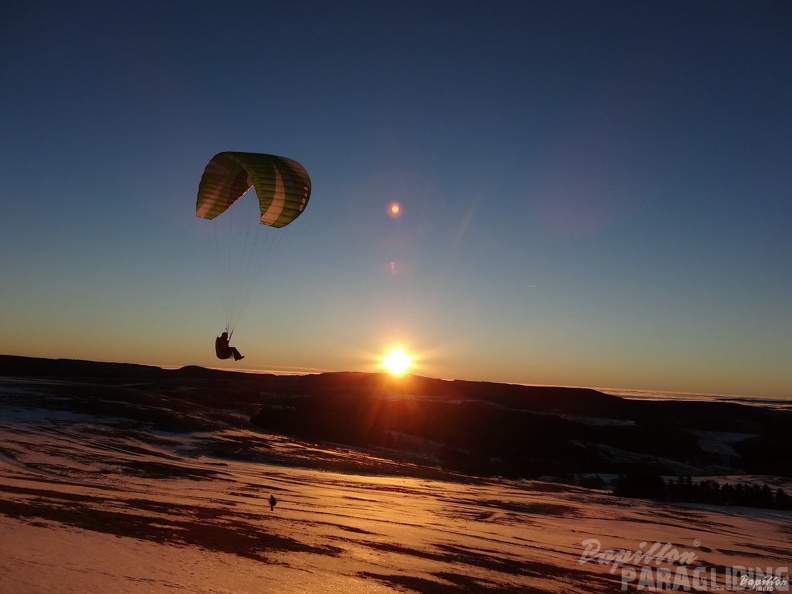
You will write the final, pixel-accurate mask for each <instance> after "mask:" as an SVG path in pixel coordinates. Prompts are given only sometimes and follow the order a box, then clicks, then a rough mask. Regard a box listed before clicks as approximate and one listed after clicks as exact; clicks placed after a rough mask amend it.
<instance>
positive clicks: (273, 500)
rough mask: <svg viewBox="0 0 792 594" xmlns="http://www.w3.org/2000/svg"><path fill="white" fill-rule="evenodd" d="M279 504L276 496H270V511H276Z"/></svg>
mask: <svg viewBox="0 0 792 594" xmlns="http://www.w3.org/2000/svg"><path fill="white" fill-rule="evenodd" d="M276 503H278V500H277V499H275V495H270V511H273V510H274V509H275V504H276Z"/></svg>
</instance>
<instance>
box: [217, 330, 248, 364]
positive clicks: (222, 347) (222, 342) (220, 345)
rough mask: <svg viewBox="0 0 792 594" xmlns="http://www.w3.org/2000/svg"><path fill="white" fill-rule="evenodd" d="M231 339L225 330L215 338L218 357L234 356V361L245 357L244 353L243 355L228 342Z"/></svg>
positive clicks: (227, 357)
mask: <svg viewBox="0 0 792 594" xmlns="http://www.w3.org/2000/svg"><path fill="white" fill-rule="evenodd" d="M229 340H231V338H230V337H229V336H228V332H223V333H222V334H221V335H220V336H218V337H217V338H216V339H215V353H216V354H217V358H218V359H230V358H231V357H233V358H234V361H239V360H240V359H244V358H245V356H244V355H241V354H240V353H239V351H238V350H236V349H235V348H234V347H232V346H230V345H229V344H228V341H229Z"/></svg>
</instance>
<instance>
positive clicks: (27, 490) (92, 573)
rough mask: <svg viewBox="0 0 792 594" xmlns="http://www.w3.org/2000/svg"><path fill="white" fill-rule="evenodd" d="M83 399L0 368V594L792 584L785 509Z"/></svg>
mask: <svg viewBox="0 0 792 594" xmlns="http://www.w3.org/2000/svg"><path fill="white" fill-rule="evenodd" d="M81 390H83V388H82V387H80V386H79V385H77V384H69V385H59V384H57V383H56V382H35V381H17V380H6V379H0V491H2V498H0V593H2V594H12V593H20V594H21V593H25V594H34V593H48V594H49V593H70V592H74V593H78V592H79V593H90V592H95V593H110V592H119V593H120V592H130V593H131V592H135V593H142V592H145V593H149V592H153V593H159V592H162V593H176V592H184V593H190V594H198V593H221V592H223V593H225V592H229V593H230V592H233V593H242V592H251V593H253V592H256V593H270V592H271V593H297V592H305V593H324V592H326V593H331V592H332V593H347V592H348V593H361V594H363V593H366V594H369V593H372V594H373V593H378V592H426V593H438V594H448V593H456V592H460V593H461V592H487V593H490V592H516V593H520V592H524V593H528V592H530V593H538V592H559V593H578V592H579V593H581V594H583V593H599V592H602V593H604V592H619V591H622V590H623V589H626V590H627V591H637V590H639V589H642V590H644V591H652V590H667V589H670V588H671V587H672V586H674V585H676V590H677V591H707V592H710V591H724V590H729V589H732V590H750V589H751V588H750V587H749V584H753V586H754V590H755V589H756V583H753V582H748V581H747V579H748V578H754V577H757V570H760V571H761V575H758V577H762V575H766V574H767V573H768V572H769V573H770V574H771V575H777V576H781V577H782V578H783V577H788V575H789V571H788V569H787V568H788V566H789V565H790V561H792V545H791V544H790V542H792V515H790V514H789V513H783V512H778V511H771V510H756V509H746V508H732V509H729V508H714V507H710V508H706V507H703V506H700V507H695V506H671V505H663V504H658V503H654V502H650V501H636V500H625V499H618V498H614V497H612V496H611V495H609V494H608V493H606V492H603V491H594V490H587V489H582V488H577V487H570V486H565V485H558V484H554V483H544V482H539V481H509V480H478V479H470V478H466V477H463V476H460V475H453V474H450V473H443V472H441V471H440V470H436V471H430V469H421V468H419V467H416V466H414V465H410V464H407V463H397V462H392V461H388V460H385V459H377V458H375V457H373V456H371V455H369V454H366V453H365V452H356V451H353V450H349V449H344V448H334V447H332V446H331V445H327V444H309V443H300V442H295V441H292V440H288V439H285V438H283V437H280V436H274V435H265V434H261V433H258V432H255V431H253V430H250V429H246V428H243V427H238V426H237V427H234V426H233V424H227V425H221V424H218V425H217V426H216V427H215V428H214V429H211V430H204V431H189V432H179V433H176V432H166V431H163V430H162V429H161V428H156V427H155V428H153V427H152V426H151V425H150V424H147V423H145V422H143V421H141V420H140V418H139V417H140V415H137V414H135V415H127V414H123V412H119V411H122V410H123V409H122V408H118V409H117V411H116V414H111V415H104V416H97V415H96V414H95V413H91V414H86V413H85V412H84V408H85V407H84V402H83V401H79V398H78V396H79V395H80V391H81ZM130 394H131V392H130ZM130 403H131V404H130ZM127 404H130V410H131V409H132V408H134V406H138V408H143V407H146V406H148V407H153V406H154V405H153V404H152V403H151V402H146V403H144V404H143V403H142V404H139V405H135V404H134V402H133V401H132V400H130V401H129V402H128V403H127ZM172 405H173V403H170V404H169V403H167V402H164V401H163V402H160V403H158V404H156V407H160V408H159V409H158V410H164V409H165V408H168V406H171V407H172ZM168 414H175V409H174V408H171V410H170V411H169V413H168ZM178 415H180V416H181V417H183V418H188V419H193V420H195V419H200V418H201V417H202V416H203V418H207V415H208V413H207V411H203V410H199V409H197V408H187V407H184V408H181V409H180V410H179V411H178ZM270 495H274V496H275V497H276V498H277V501H278V503H277V505H276V507H275V509H274V510H270V506H269V503H268V499H269V497H270ZM616 554H618V556H619V558H620V559H621V561H620V562H614V561H613V559H614V555H616ZM641 579H642V580H643V581H640V580H641ZM741 581H742V582H743V584H744V585H743V586H740V582H741ZM734 582H736V584H735V583H734ZM767 583H768V582H765V584H767ZM773 588H774V590H775V591H789V589H788V586H785V585H784V580H783V579H777V580H775V582H774V586H773Z"/></svg>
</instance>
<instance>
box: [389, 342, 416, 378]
mask: <svg viewBox="0 0 792 594" xmlns="http://www.w3.org/2000/svg"><path fill="white" fill-rule="evenodd" d="M412 364H413V358H412V357H411V356H410V355H408V354H407V353H405V352H404V350H403V349H400V348H392V349H391V350H390V351H388V354H387V355H385V356H384V357H383V358H382V366H383V367H384V368H385V369H387V370H388V373H390V374H392V375H403V374H404V373H405V372H406V371H407V370H408V369H409V368H410V367H412Z"/></svg>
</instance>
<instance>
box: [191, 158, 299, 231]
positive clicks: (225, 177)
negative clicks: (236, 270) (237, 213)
mask: <svg viewBox="0 0 792 594" xmlns="http://www.w3.org/2000/svg"><path fill="white" fill-rule="evenodd" d="M251 187H253V188H255V190H256V195H257V196H258V200H259V206H260V209H261V220H260V222H261V224H262V225H270V226H272V227H283V226H285V225H288V224H289V223H291V222H292V221H293V220H294V219H296V218H297V217H298V216H300V214H301V213H302V212H303V210H305V206H306V205H307V204H308V198H309V197H310V195H311V178H309V177H308V172H307V171H305V168H304V167H303V166H302V165H300V164H299V163H298V162H297V161H294V160H292V159H287V158H286V157H278V156H276V155H265V154H261V153H239V152H224V153H218V154H217V155H215V156H214V157H212V160H211V161H209V164H208V165H207V166H206V169H205V170H204V173H203V177H201V184H200V186H199V187H198V200H197V202H196V204H195V214H196V215H197V216H199V217H201V218H203V219H214V218H215V217H217V216H218V215H221V214H222V213H224V212H225V211H226V210H228V208H229V207H230V206H231V205H232V204H234V203H235V202H236V201H237V200H239V198H241V197H242V195H243V194H244V193H245V192H247V191H248V190H249V189H250V188H251Z"/></svg>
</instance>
